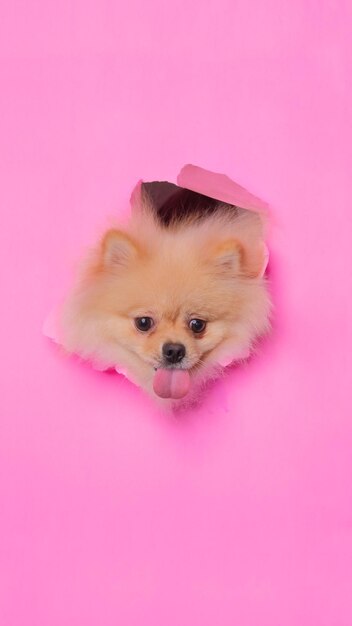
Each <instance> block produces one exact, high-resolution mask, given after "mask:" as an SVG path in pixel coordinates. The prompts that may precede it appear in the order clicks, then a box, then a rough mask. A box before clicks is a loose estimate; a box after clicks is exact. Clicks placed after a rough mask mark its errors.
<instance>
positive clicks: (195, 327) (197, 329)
mask: <svg viewBox="0 0 352 626" xmlns="http://www.w3.org/2000/svg"><path fill="white" fill-rule="evenodd" d="M206 325H207V323H206V322H205V321H204V320H198V319H194V320H191V321H190V322H189V324H188V326H189V328H190V329H191V331H192V333H196V334H198V333H202V332H203V331H204V330H205V327H206Z"/></svg>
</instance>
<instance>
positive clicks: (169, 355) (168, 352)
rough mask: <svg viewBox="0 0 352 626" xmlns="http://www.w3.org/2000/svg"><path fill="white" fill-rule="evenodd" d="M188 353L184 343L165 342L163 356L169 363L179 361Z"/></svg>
mask: <svg viewBox="0 0 352 626" xmlns="http://www.w3.org/2000/svg"><path fill="white" fill-rule="evenodd" d="M185 354H186V348H185V347H184V345H182V343H164V345H163V357H164V359H165V361H166V362H167V363H179V362H180V361H182V359H183V357H184V356H185Z"/></svg>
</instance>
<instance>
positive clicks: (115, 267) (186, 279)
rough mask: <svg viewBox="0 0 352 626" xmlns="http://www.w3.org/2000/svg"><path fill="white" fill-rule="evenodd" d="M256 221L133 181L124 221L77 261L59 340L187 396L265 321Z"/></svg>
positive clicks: (162, 391)
mask: <svg viewBox="0 0 352 626" xmlns="http://www.w3.org/2000/svg"><path fill="white" fill-rule="evenodd" d="M264 229H265V224H264V220H263V218H262V216H261V215H260V214H259V213H256V212H254V211H249V210H246V209H242V208H239V207H237V206H233V205H230V204H226V203H223V202H220V201H218V200H215V199H213V198H210V197H208V196H205V195H202V194H200V193H197V192H194V191H191V190H188V189H184V188H181V187H178V186H176V185H172V184H170V183H166V182H165V183H163V182H158V183H157V182H155V183H141V184H140V185H139V189H138V193H135V194H134V201H133V206H132V212H131V215H130V217H129V220H128V222H127V223H126V224H124V225H123V226H121V225H120V226H119V225H116V226H114V227H112V228H110V229H108V230H107V231H106V232H105V233H104V234H103V236H102V237H101V238H100V239H99V241H98V243H97V245H96V247H95V248H94V250H93V251H92V252H91V253H90V254H89V256H88V258H87V259H85V262H84V264H83V267H82V270H81V273H80V278H79V280H78V281H77V284H76V285H75V287H74V289H73V290H72V292H71V293H70V294H69V296H68V298H67V300H66V302H65V305H64V307H63V310H62V313H61V316H60V343H62V345H63V346H64V348H65V349H66V350H67V352H69V353H75V354H78V355H80V356H81V357H82V358H83V359H87V360H90V361H91V362H92V363H93V364H94V365H95V366H96V367H98V368H101V369H108V368H115V369H117V370H118V371H120V372H123V373H125V374H126V375H127V376H128V378H129V379H131V380H132V381H133V382H134V383H136V384H137V385H139V386H140V387H142V388H143V389H145V390H146V391H147V392H149V393H150V394H152V395H153V396H154V397H157V398H159V399H162V400H163V401H165V402H167V403H170V402H171V404H173V405H179V404H181V403H185V402H188V401H191V400H192V399H194V398H195V397H196V396H197V395H199V392H200V390H201V389H203V387H204V383H206V382H207V381H208V380H209V379H214V378H217V377H218V376H220V375H221V374H222V372H223V370H224V367H226V366H227V365H229V364H230V363H232V362H234V361H237V360H240V359H243V358H246V357H247V356H248V355H249V354H250V353H251V351H252V349H253V346H254V345H255V342H256V340H257V339H258V338H259V337H261V336H263V335H265V334H266V333H267V332H268V331H269V329H270V312H271V300H270V294H269V290H268V284H267V281H266V279H265V277H264V276H263V268H264V267H265V263H266V246H265V244H264Z"/></svg>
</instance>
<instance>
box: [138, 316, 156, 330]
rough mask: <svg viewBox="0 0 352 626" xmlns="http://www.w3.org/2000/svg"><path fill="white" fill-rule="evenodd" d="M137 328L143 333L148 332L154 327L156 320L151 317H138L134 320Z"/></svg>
mask: <svg viewBox="0 0 352 626" xmlns="http://www.w3.org/2000/svg"><path fill="white" fill-rule="evenodd" d="M134 323H135V326H136V328H137V329H138V330H141V331H142V332H143V333H145V332H147V331H148V330H150V329H151V328H152V327H153V326H154V320H153V319H152V318H151V317H136V318H135V320H134Z"/></svg>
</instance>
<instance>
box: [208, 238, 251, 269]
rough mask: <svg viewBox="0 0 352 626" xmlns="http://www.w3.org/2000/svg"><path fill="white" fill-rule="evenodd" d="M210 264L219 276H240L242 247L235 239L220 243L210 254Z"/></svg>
mask: <svg viewBox="0 0 352 626" xmlns="http://www.w3.org/2000/svg"><path fill="white" fill-rule="evenodd" d="M211 262H212V265H213V267H215V269H216V271H217V272H219V273H220V274H225V275H228V274H232V275H238V274H241V267H242V262H243V247H242V245H241V244H240V243H239V242H238V241H236V239H227V240H226V241H223V242H221V243H220V244H218V245H217V246H216V247H215V248H213V250H212V253H211Z"/></svg>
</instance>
